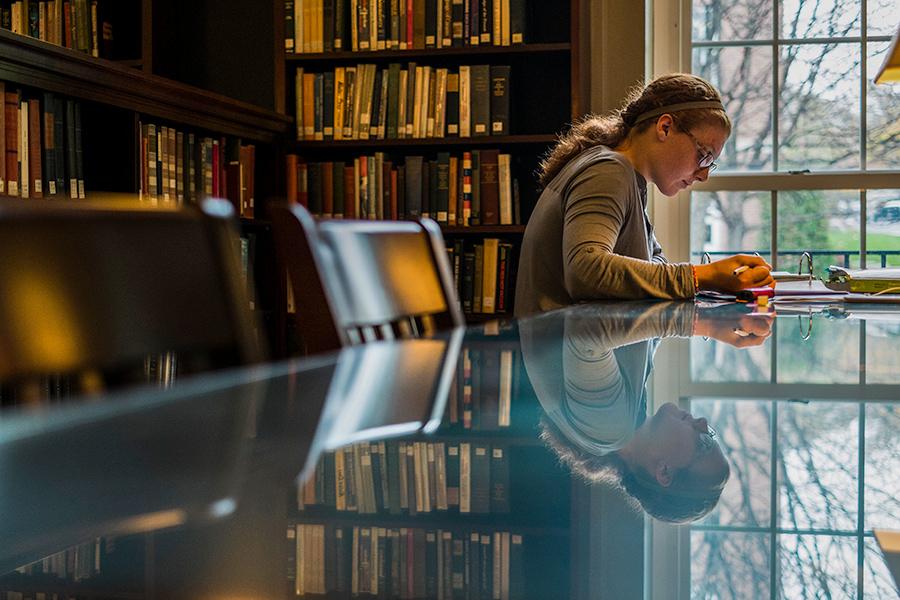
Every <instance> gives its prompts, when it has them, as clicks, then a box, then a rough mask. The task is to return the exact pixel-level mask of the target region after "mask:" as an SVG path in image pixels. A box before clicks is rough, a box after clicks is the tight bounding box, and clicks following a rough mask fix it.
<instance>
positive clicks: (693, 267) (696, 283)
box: [691, 265, 700, 294]
mask: <svg viewBox="0 0 900 600" xmlns="http://www.w3.org/2000/svg"><path fill="white" fill-rule="evenodd" d="M691 275H693V276H694V293H695V294H696V293H697V292H699V291H700V280H699V279H697V266H696V265H691Z"/></svg>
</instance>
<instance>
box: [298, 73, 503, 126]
mask: <svg viewBox="0 0 900 600" xmlns="http://www.w3.org/2000/svg"><path fill="white" fill-rule="evenodd" d="M510 80H511V68H510V66H509V65H462V66H460V67H459V68H458V69H448V68H438V67H430V66H422V65H417V64H416V63H414V62H411V63H409V64H408V65H406V68H403V66H402V65H401V64H400V63H391V64H390V65H388V66H387V68H381V69H379V68H378V66H377V65H375V64H371V63H370V64H358V65H355V66H349V67H337V68H335V69H334V70H333V71H326V72H323V73H311V72H308V71H306V70H304V69H303V68H298V69H297V72H296V75H295V79H294V91H295V96H296V98H295V100H296V104H295V113H296V114H295V116H296V123H297V139H298V140H367V139H379V140H384V139H388V140H392V139H408V138H414V139H424V138H443V137H463V138H467V137H480V136H488V135H509V132H510V109H509V103H510V85H511V81H510Z"/></svg>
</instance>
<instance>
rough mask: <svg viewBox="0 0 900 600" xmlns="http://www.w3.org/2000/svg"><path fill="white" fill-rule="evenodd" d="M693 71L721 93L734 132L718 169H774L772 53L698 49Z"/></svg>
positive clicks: (759, 49) (761, 49) (756, 49)
mask: <svg viewBox="0 0 900 600" xmlns="http://www.w3.org/2000/svg"><path fill="white" fill-rule="evenodd" d="M693 61H694V64H693V72H694V73H696V74H697V75H700V76H701V77H703V78H705V79H707V80H709V81H710V82H711V83H712V84H713V85H715V86H716V88H717V89H718V90H719V91H720V92H721V93H722V100H723V101H724V103H725V108H726V110H727V111H728V115H729V116H730V117H731V120H732V124H733V127H732V132H731V136H730V137H729V138H728V141H727V142H726V143H725V147H724V148H723V149H722V155H721V156H720V157H719V159H718V161H717V162H718V163H719V167H720V169H722V170H728V171H766V170H768V171H771V170H772V50H771V48H767V47H753V48H751V47H737V48H731V47H729V48H697V49H695V50H694V54H693Z"/></svg>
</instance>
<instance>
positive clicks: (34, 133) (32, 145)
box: [22, 99, 44, 198]
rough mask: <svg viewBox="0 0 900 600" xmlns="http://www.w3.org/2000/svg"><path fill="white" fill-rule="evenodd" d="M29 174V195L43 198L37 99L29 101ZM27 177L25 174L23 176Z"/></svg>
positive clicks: (39, 105)
mask: <svg viewBox="0 0 900 600" xmlns="http://www.w3.org/2000/svg"><path fill="white" fill-rule="evenodd" d="M28 171H29V172H28V174H27V176H28V177H29V178H30V180H29V182H28V183H29V187H30V188H31V192H30V194H29V196H30V197H32V198H43V197H44V191H43V185H44V183H43V181H44V177H43V175H42V173H41V103H40V101H38V100H37V99H34V100H29V101H28ZM22 176H23V177H25V176H26V174H25V173H23V174H22Z"/></svg>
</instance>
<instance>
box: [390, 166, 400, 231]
mask: <svg viewBox="0 0 900 600" xmlns="http://www.w3.org/2000/svg"><path fill="white" fill-rule="evenodd" d="M399 218H400V215H399V213H398V211H397V169H391V220H393V221H396V220H397V219H399Z"/></svg>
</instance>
